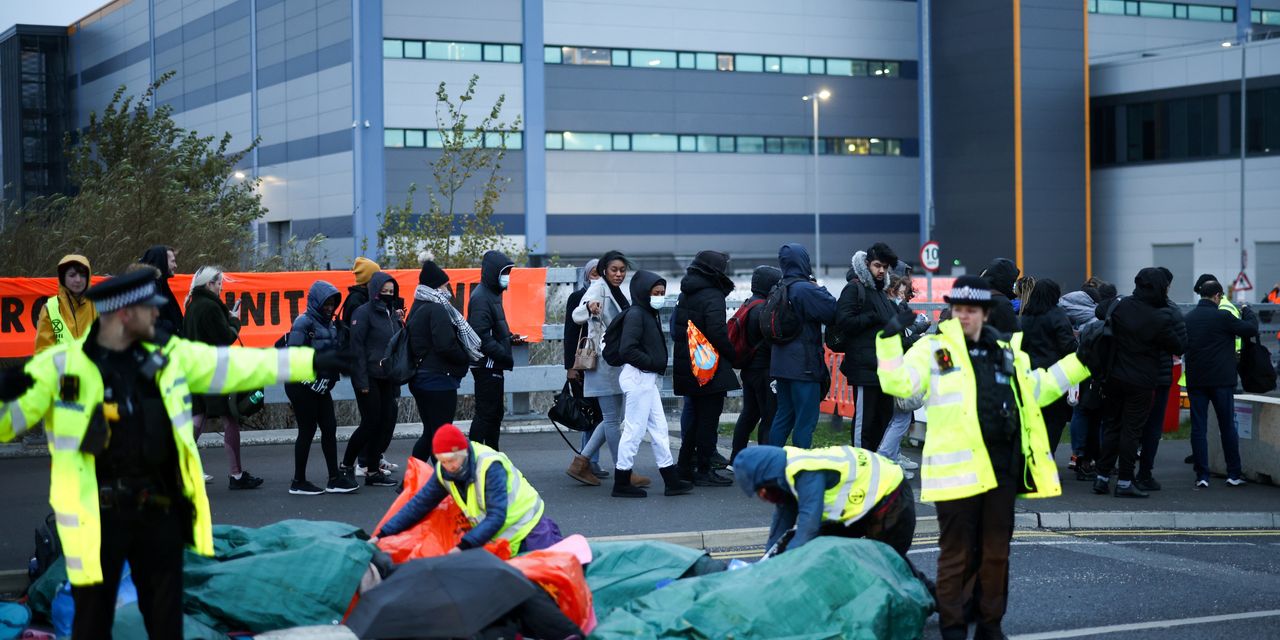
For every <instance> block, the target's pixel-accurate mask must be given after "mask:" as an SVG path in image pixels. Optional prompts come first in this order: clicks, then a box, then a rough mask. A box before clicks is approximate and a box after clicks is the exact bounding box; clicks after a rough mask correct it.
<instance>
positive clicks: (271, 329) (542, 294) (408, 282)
mask: <svg viewBox="0 0 1280 640" xmlns="http://www.w3.org/2000/svg"><path fill="white" fill-rule="evenodd" d="M387 273H390V274H391V276H392V277H393V278H395V279H396V282H397V283H398V284H399V285H400V296H401V297H403V298H404V299H405V306H406V307H407V309H408V310H412V308H413V291H414V289H415V288H416V287H417V285H418V271H417V270H414V269H403V270H390V271H388V272H387ZM448 273H449V286H450V287H451V288H452V289H453V302H454V306H455V307H457V308H458V310H459V311H461V312H462V313H463V314H466V312H467V310H466V307H467V303H468V302H469V301H470V299H471V292H472V291H473V290H474V289H475V288H476V287H478V286H480V270H479V269H449V270H448ZM317 280H325V281H328V282H329V283H331V284H333V285H334V286H335V287H337V288H338V290H339V291H341V292H342V295H343V297H344V298H345V297H346V295H347V288H348V287H351V286H354V285H355V275H354V274H352V273H351V272H350V271H285V272H278V273H227V274H226V281H225V284H224V285H223V288H222V295H223V298H224V299H225V300H226V302H227V307H228V308H230V307H232V306H234V305H235V303H236V301H239V302H240V321H241V324H242V326H241V329H240V339H241V340H242V341H243V342H244V344H245V346H249V347H269V346H271V345H272V344H274V343H275V341H276V340H277V339H278V338H279V337H280V336H282V335H284V333H285V332H286V331H288V330H289V327H291V326H292V325H293V320H294V318H297V317H298V316H299V315H300V314H302V313H303V312H304V311H306V309H307V290H308V289H310V288H311V285H312V283H314V282H315V281H317ZM93 281H94V283H97V282H99V281H101V278H94V280H93ZM546 282H547V270H546V269H512V270H511V285H510V287H509V288H508V289H507V292H506V294H505V295H504V296H503V305H502V306H503V308H504V310H505V311H506V314H507V323H508V324H510V325H511V331H512V333H516V334H519V335H523V336H526V337H527V338H528V340H529V341H530V342H539V341H541V340H542V324H543V322H544V321H545V319H546V297H547V289H546ZM169 286H170V287H171V288H172V289H173V294H174V295H175V296H177V298H178V302H179V304H182V303H183V302H184V301H185V300H186V297H187V290H188V289H189V288H190V286H191V276H190V275H181V274H179V275H176V276H174V277H173V278H172V279H171V280H169ZM57 290H58V282H57V280H56V279H55V278H0V358H23V357H26V356H29V355H31V353H32V352H33V351H34V350H35V342H36V328H35V327H36V321H37V320H38V319H39V317H40V308H41V306H42V305H43V304H44V301H45V300H46V299H47V298H48V297H49V296H52V295H54V294H55V293H56V292H57Z"/></svg>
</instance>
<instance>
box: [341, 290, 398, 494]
mask: <svg viewBox="0 0 1280 640" xmlns="http://www.w3.org/2000/svg"><path fill="white" fill-rule="evenodd" d="M369 296H370V298H369V301H368V302H366V303H364V304H363V305H361V306H360V307H359V308H358V309H356V311H355V313H354V314H352V316H351V351H352V355H353V358H354V361H353V362H352V366H351V368H352V371H351V383H352V385H353V386H355V388H356V406H357V408H359V409H360V426H358V427H356V430H355V432H353V433H352V434H351V440H350V441H348V442H347V450H346V452H345V453H344V454H343V455H342V471H343V473H345V474H346V475H347V477H349V478H353V479H354V478H355V477H356V476H357V475H359V474H358V473H357V472H358V469H357V468H356V467H354V465H355V463H356V462H357V461H358V462H359V463H360V466H361V467H363V468H364V469H365V479H364V483H365V485H367V486H376V487H394V486H395V485H396V482H395V480H392V479H391V471H392V470H393V469H391V468H390V467H389V466H388V465H386V464H385V463H384V461H383V460H382V454H383V453H384V452H386V450H387V446H388V445H390V443H391V435H392V433H393V432H394V431H395V428H396V420H397V418H398V414H399V404H398V399H399V397H400V382H399V381H398V380H392V379H391V378H389V377H388V376H387V371H386V368H385V365H384V363H383V360H382V354H384V353H386V351H387V344H388V343H390V342H391V337H392V336H394V335H395V334H396V332H397V331H399V330H400V328H401V327H402V326H404V300H403V299H402V298H400V285H399V283H397V282H396V281H395V278H392V277H391V274H389V273H387V272H385V271H379V272H377V273H375V274H373V277H371V278H370V279H369Z"/></svg>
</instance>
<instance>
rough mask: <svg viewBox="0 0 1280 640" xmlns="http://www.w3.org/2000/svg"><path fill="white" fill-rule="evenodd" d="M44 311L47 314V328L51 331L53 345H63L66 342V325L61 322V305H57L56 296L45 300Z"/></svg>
mask: <svg viewBox="0 0 1280 640" xmlns="http://www.w3.org/2000/svg"><path fill="white" fill-rule="evenodd" d="M44 310H45V313H47V314H49V327H51V328H52V329H53V343H54V344H63V343H64V342H66V341H67V324H66V323H65V322H63V321H62V305H61V304H59V303H58V296H54V297H52V298H49V299H48V300H46V301H45V303H44Z"/></svg>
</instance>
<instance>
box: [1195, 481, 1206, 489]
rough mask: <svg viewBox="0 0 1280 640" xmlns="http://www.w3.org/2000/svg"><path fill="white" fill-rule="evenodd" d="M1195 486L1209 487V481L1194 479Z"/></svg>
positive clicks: (1199, 487)
mask: <svg viewBox="0 0 1280 640" xmlns="http://www.w3.org/2000/svg"><path fill="white" fill-rule="evenodd" d="M1196 488H1197V489H1208V488H1209V481H1208V480H1196Z"/></svg>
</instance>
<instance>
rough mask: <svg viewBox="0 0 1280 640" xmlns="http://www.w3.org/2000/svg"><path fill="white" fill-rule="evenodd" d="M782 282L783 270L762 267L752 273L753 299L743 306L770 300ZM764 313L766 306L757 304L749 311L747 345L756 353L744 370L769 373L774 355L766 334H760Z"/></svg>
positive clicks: (749, 299) (766, 266)
mask: <svg viewBox="0 0 1280 640" xmlns="http://www.w3.org/2000/svg"><path fill="white" fill-rule="evenodd" d="M781 280H782V270H781V269H779V268H777V267H771V266H769V265H764V264H762V265H760V266H758V267H756V268H755V271H752V272H751V297H750V298H747V300H746V301H745V302H743V303H742V304H743V305H744V306H745V305H748V304H751V303H752V302H754V301H756V300H760V301H761V302H762V303H763V301H764V300H766V299H768V297H769V291H771V290H772V289H773V285H775V284H778V282H779V281H781ZM762 313H764V304H757V305H756V306H754V307H752V308H751V309H750V310H748V311H747V317H746V318H745V320H746V330H747V344H751V345H755V346H756V352H755V355H754V356H752V358H751V361H750V362H748V363H747V366H745V367H743V368H742V369H743V370H744V371H745V370H747V369H764V370H766V371H768V369H769V364H770V361H771V360H772V358H771V357H770V355H771V354H772V353H773V349H772V348H771V345H768V344H766V343H765V341H764V334H762V333H760V314H762Z"/></svg>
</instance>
